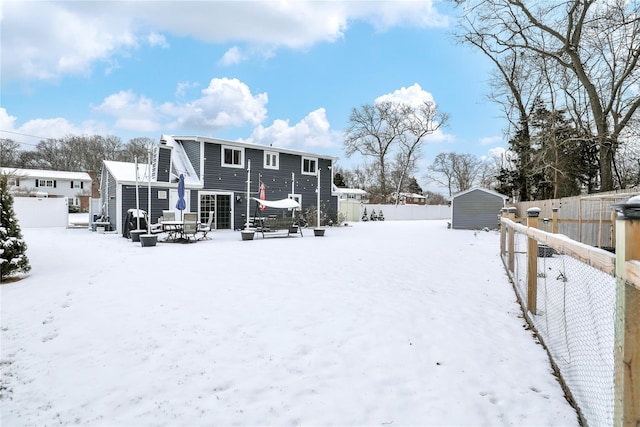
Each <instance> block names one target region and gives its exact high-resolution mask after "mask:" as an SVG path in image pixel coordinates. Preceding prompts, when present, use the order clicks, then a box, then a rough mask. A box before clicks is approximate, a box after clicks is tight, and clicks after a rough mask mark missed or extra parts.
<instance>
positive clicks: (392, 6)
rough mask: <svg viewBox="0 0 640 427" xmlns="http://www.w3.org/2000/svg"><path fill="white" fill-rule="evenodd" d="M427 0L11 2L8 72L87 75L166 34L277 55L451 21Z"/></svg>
mask: <svg viewBox="0 0 640 427" xmlns="http://www.w3.org/2000/svg"><path fill="white" fill-rule="evenodd" d="M433 3H434V1H433V0H426V1H401V2H398V1H366V2H365V1H363V2H355V1H331V2H315V1H307V2H302V1H278V2H276V1H257V2H251V3H250V6H248V4H247V3H246V2H241V1H224V2H223V1H195V2H186V3H185V2H169V1H166V2H165V1H162V2H144V1H140V2H136V1H129V2H80V1H73V2H35V3H34V2H19V1H10V2H4V4H3V7H2V26H3V29H2V33H3V34H2V39H1V40H0V43H1V45H0V47H1V48H2V59H1V60H2V70H3V79H5V81H7V80H8V79H15V78H23V79H57V78H60V77H61V76H63V75H66V74H76V75H77V74H81V75H86V74H89V73H90V72H91V69H92V66H93V65H94V64H95V63H96V62H99V61H100V62H101V61H105V62H111V61H113V59H114V58H117V57H118V56H119V55H121V54H124V53H127V52H129V51H131V50H133V49H137V48H139V46H141V45H146V44H148V45H151V46H160V47H163V48H166V47H168V43H167V39H166V35H169V34H171V35H175V36H178V37H190V38H195V39H198V40H202V41H204V42H206V43H229V42H237V43H244V44H246V45H247V46H248V47H249V50H243V51H242V52H240V51H239V50H236V51H234V50H233V49H232V50H230V51H228V52H227V54H226V55H225V57H224V58H222V61H223V63H226V64H229V63H232V62H231V61H234V60H235V61H238V60H241V59H242V58H243V57H242V56H239V54H240V53H242V54H243V55H247V54H259V55H261V56H267V57H268V56H269V55H271V54H273V49H274V48H277V47H288V48H294V49H298V48H308V47H309V46H312V45H313V44H315V43H319V42H332V41H335V40H337V39H340V38H342V37H343V36H344V34H345V32H346V31H347V30H348V27H349V24H350V22H353V21H367V22H370V23H371V24H372V25H374V26H376V28H378V29H380V30H386V29H388V28H391V27H394V26H419V27H424V26H444V25H447V19H446V18H445V17H443V16H442V15H440V14H439V13H438V12H437V10H436V9H435V7H434V6H433Z"/></svg>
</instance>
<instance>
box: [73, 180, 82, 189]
mask: <svg viewBox="0 0 640 427" xmlns="http://www.w3.org/2000/svg"><path fill="white" fill-rule="evenodd" d="M71 185H72V187H71V188H82V182H81V181H71Z"/></svg>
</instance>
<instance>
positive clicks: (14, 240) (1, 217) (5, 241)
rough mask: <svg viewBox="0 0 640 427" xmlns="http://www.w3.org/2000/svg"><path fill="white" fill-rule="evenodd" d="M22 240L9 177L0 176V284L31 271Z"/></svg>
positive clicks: (25, 245) (25, 246) (25, 247)
mask: <svg viewBox="0 0 640 427" xmlns="http://www.w3.org/2000/svg"><path fill="white" fill-rule="evenodd" d="M26 251H27V244H26V243H25V242H24V240H22V233H21V232H20V226H19V225H18V221H17V220H16V215H15V212H14V211H13V196H12V195H11V193H9V177H8V176H7V175H1V176H0V282H2V281H3V280H6V279H7V278H8V277H10V276H11V275H14V274H15V273H18V272H22V273H27V272H28V271H29V270H31V266H30V265H29V259H28V258H27V255H26Z"/></svg>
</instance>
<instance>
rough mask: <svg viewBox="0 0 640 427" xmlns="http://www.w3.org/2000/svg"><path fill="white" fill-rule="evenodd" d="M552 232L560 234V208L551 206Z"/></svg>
mask: <svg viewBox="0 0 640 427" xmlns="http://www.w3.org/2000/svg"><path fill="white" fill-rule="evenodd" d="M551 232H552V233H553V234H558V208H551Z"/></svg>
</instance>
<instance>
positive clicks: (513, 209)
mask: <svg viewBox="0 0 640 427" xmlns="http://www.w3.org/2000/svg"><path fill="white" fill-rule="evenodd" d="M507 211H508V212H509V219H510V220H511V221H515V219H516V211H517V208H516V207H514V206H511V207H509V208H507ZM515 234H516V233H515V231H514V230H513V228H511V229H510V230H509V248H508V251H509V271H510V272H512V273H513V270H514V264H515V262H514V261H515V252H514V248H515V238H514V236H515Z"/></svg>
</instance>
